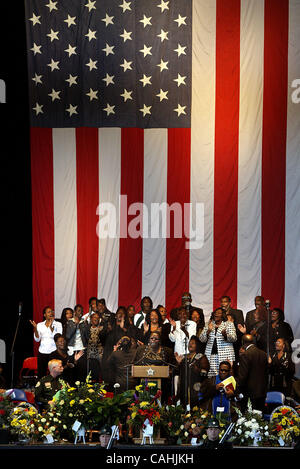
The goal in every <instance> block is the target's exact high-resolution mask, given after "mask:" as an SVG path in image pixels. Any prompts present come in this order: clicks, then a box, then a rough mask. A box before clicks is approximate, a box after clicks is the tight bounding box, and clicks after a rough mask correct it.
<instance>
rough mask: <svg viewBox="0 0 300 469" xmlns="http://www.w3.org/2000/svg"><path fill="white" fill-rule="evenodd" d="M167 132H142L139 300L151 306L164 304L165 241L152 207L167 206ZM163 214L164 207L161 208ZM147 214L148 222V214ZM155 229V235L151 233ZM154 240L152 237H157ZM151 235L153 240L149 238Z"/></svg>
mask: <svg viewBox="0 0 300 469" xmlns="http://www.w3.org/2000/svg"><path fill="white" fill-rule="evenodd" d="M167 160H168V133H167V130H166V129H147V130H145V131H144V204H145V206H146V207H147V209H148V210H147V212H145V211H144V212H143V232H144V234H145V235H146V236H147V237H144V238H143V270H142V279H143V282H142V297H143V296H150V297H151V298H152V301H153V305H154V306H155V307H156V306H157V305H158V304H162V305H165V301H166V298H165V291H166V283H165V282H166V239H165V238H163V237H162V236H161V229H160V228H161V226H162V223H161V220H162V218H161V215H159V212H156V210H155V212H156V214H157V216H155V218H154V211H153V208H154V206H153V205H152V204H156V206H157V207H158V204H159V205H160V204H166V201H167V164H168V161H167ZM162 213H164V214H165V213H166V206H164V207H163V206H162ZM146 214H148V220H147V215H146ZM151 227H152V230H153V229H154V228H155V227H158V228H159V231H158V232H157V233H154V232H152V233H151ZM156 235H157V237H154V236H156ZM152 236H153V237H152Z"/></svg>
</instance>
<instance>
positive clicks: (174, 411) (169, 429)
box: [161, 404, 185, 440]
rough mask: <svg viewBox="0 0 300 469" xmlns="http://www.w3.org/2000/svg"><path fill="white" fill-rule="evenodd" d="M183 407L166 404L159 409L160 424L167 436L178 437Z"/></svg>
mask: <svg viewBox="0 0 300 469" xmlns="http://www.w3.org/2000/svg"><path fill="white" fill-rule="evenodd" d="M184 412H185V409H184V408H183V407H182V406H181V405H174V404H170V405H166V406H163V407H162V409H161V426H162V428H163V430H164V432H165V434H166V435H167V437H168V438H175V437H176V440H177V437H179V434H180V432H181V429H180V427H181V425H182V420H183V416H184Z"/></svg>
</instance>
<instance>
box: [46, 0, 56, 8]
mask: <svg viewBox="0 0 300 469" xmlns="http://www.w3.org/2000/svg"><path fill="white" fill-rule="evenodd" d="M56 4H57V2H52V1H51V0H49V3H48V5H46V7H48V8H49V10H50V11H52V10H57V6H56Z"/></svg>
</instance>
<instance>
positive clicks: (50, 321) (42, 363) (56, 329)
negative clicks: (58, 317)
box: [30, 306, 62, 378]
mask: <svg viewBox="0 0 300 469" xmlns="http://www.w3.org/2000/svg"><path fill="white" fill-rule="evenodd" d="M43 316H44V319H45V320H44V321H42V322H39V323H37V324H36V322H35V321H30V323H31V324H32V326H33V329H34V335H33V336H34V340H35V341H36V342H39V343H40V346H39V350H38V357H37V359H38V377H39V378H42V377H43V376H45V375H46V374H47V370H48V361H49V360H50V358H49V356H50V354H51V353H52V352H54V350H56V345H55V342H54V336H55V334H62V324H61V323H60V322H58V321H55V313H54V311H53V310H52V308H50V306H46V307H45V308H44V310H43Z"/></svg>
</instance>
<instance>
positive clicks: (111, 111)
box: [103, 103, 115, 116]
mask: <svg viewBox="0 0 300 469" xmlns="http://www.w3.org/2000/svg"><path fill="white" fill-rule="evenodd" d="M114 108H115V106H114V105H113V106H111V105H110V104H108V103H107V105H106V107H105V108H104V109H103V111H105V112H106V114H107V115H108V116H109V115H110V114H115V111H114Z"/></svg>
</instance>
